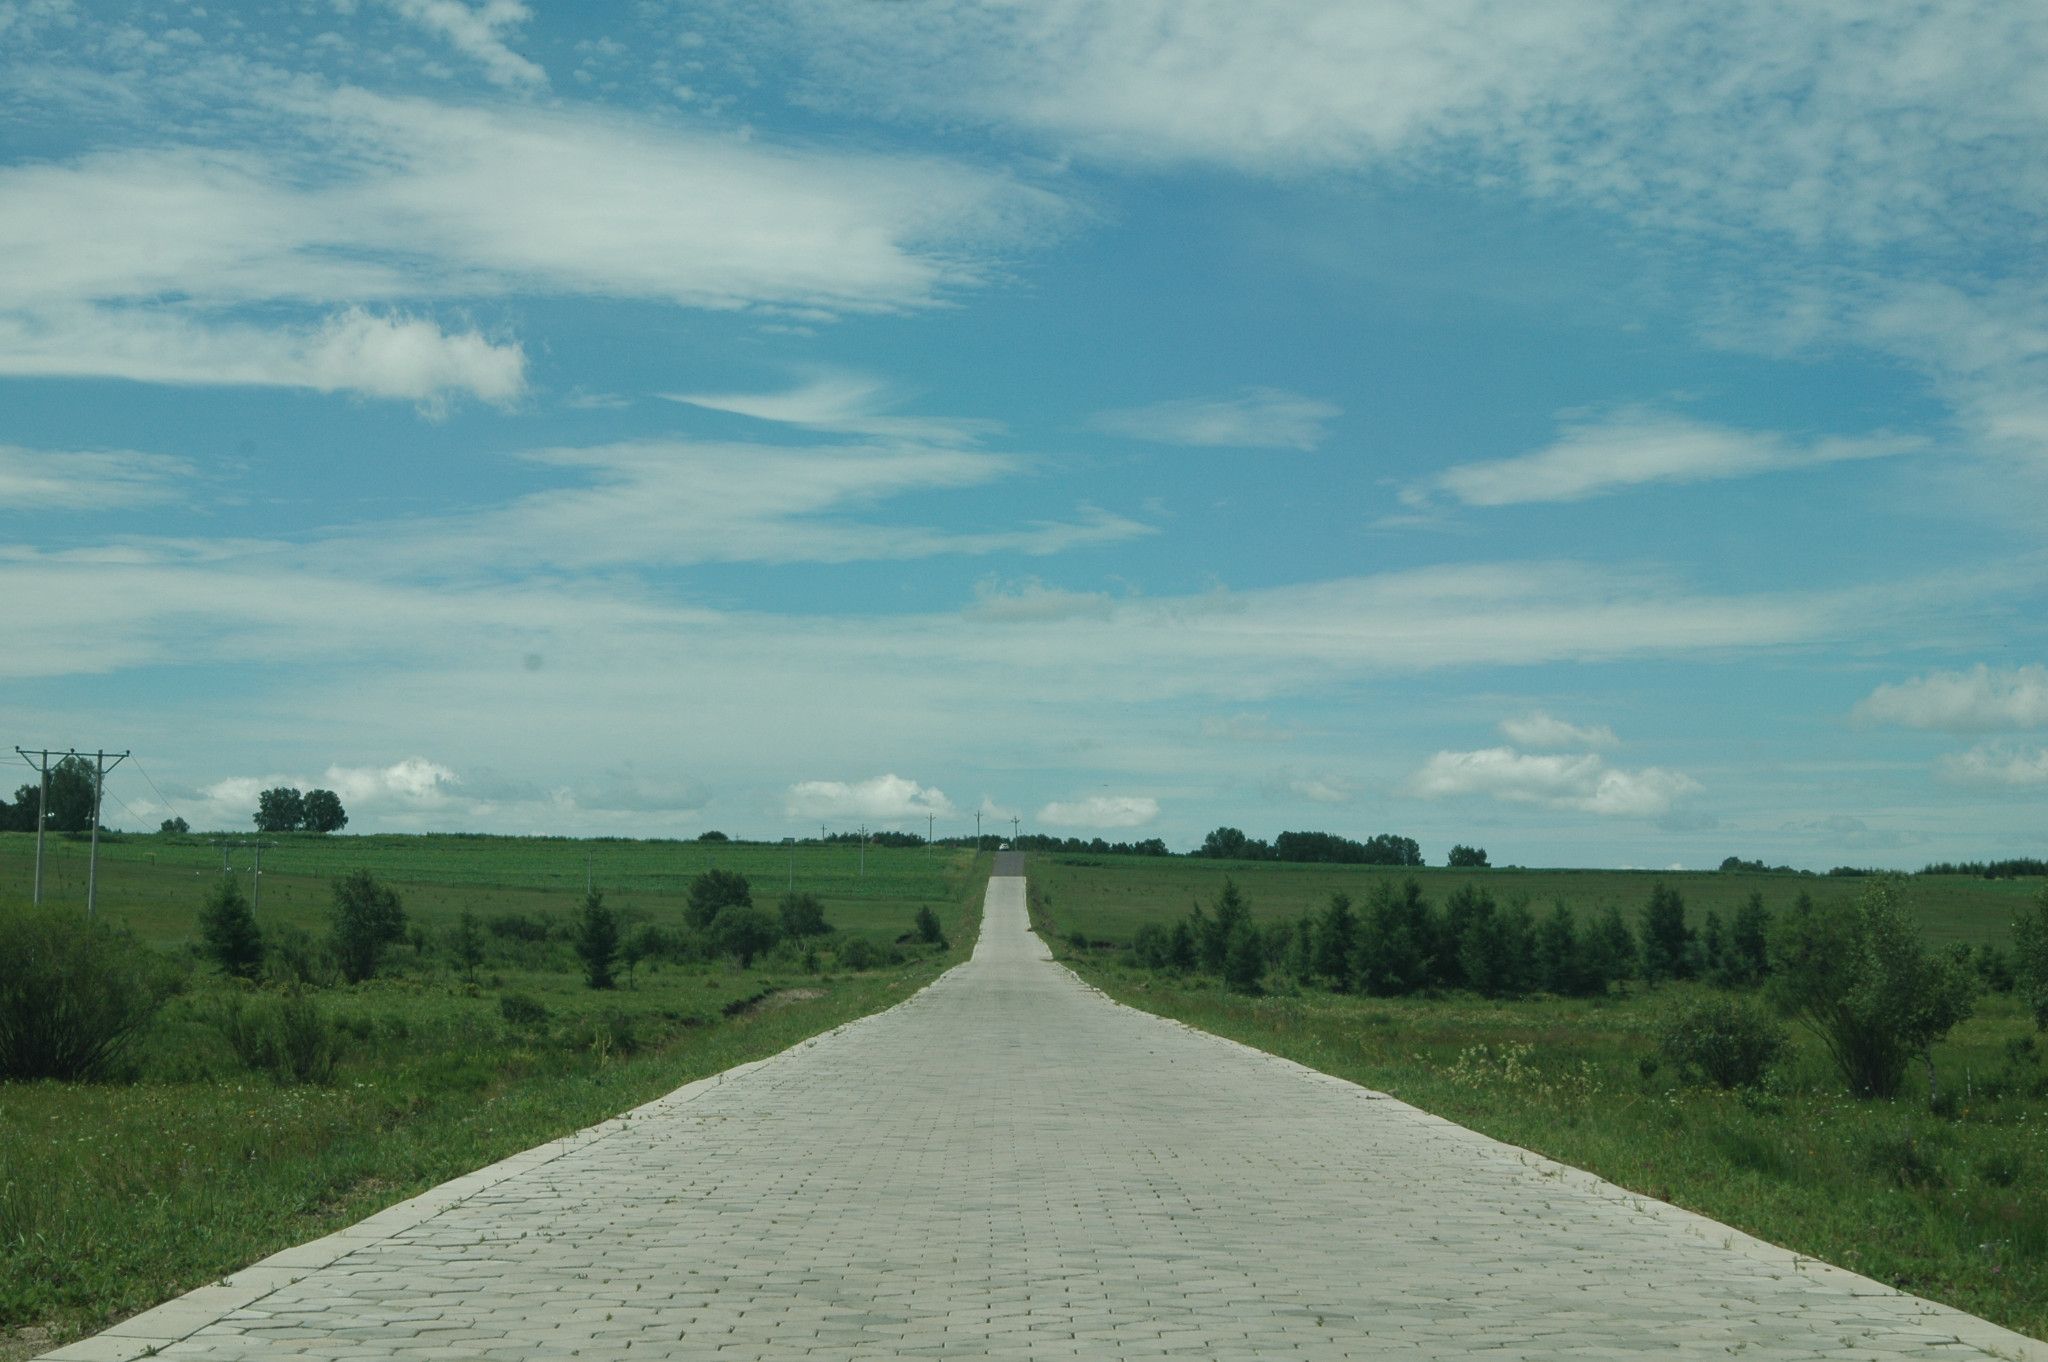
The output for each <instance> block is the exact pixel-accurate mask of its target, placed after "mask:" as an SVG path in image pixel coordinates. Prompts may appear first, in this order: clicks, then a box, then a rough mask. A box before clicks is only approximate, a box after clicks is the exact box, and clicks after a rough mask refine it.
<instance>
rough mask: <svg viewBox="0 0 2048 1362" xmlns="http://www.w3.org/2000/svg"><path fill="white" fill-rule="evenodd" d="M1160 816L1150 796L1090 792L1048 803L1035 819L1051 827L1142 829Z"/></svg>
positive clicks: (1157, 804)
mask: <svg viewBox="0 0 2048 1362" xmlns="http://www.w3.org/2000/svg"><path fill="white" fill-rule="evenodd" d="M1158 816H1159V801H1158V800H1156V799H1153V798H1151V797H1150V796H1149V795H1089V796H1088V797H1087V798H1086V799H1077V800H1069V801H1059V800H1055V801H1054V802H1052V803H1050V804H1047V805H1046V806H1045V807H1044V808H1042V809H1040V810H1039V811H1038V816H1037V818H1035V819H1034V820H1033V821H1034V822H1037V823H1040V824H1043V825H1044V826H1046V827H1049V828H1140V827H1143V826H1144V825H1145V824H1147V823H1149V822H1151V821H1152V820H1153V819H1155V818H1157V817H1158Z"/></svg>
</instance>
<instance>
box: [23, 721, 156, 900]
mask: <svg viewBox="0 0 2048 1362" xmlns="http://www.w3.org/2000/svg"><path fill="white" fill-rule="evenodd" d="M14 751H15V753H16V755H18V756H19V757H20V758H21V759H22V760H23V761H26V762H28V764H29V765H31V766H33V767H35V768H36V771H37V773H38V774H39V775H40V776H41V778H42V787H41V788H42V793H41V794H40V795H38V796H37V798H36V881H35V889H34V892H33V894H32V896H31V900H32V901H33V902H35V903H41V902H42V901H43V834H44V832H46V831H47V830H48V827H49V822H50V758H51V757H83V756H85V753H83V752H80V751H79V750H77V749H76V748H66V749H65V750H64V751H62V752H53V751H51V750H50V749H48V748H40V749H38V750H37V751H36V752H35V754H34V760H30V754H29V752H28V751H27V750H26V749H24V748H20V747H17V748H15V749H14ZM110 758H111V760H109V759H110ZM127 759H128V753H126V752H94V753H93V754H92V850H91V852H90V853H89V854H88V856H87V859H86V863H85V915H86V916H87V917H91V916H92V915H93V910H94V908H95V907H97V906H98V903H99V870H100V795H101V792H102V791H103V790H104V789H105V788H106V784H107V772H109V771H111V770H113V769H114V768H115V767H116V766H119V765H120V764H121V763H122V762H124V761H126V760H127Z"/></svg>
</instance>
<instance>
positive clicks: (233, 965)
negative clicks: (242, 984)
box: [199, 875, 263, 979]
mask: <svg viewBox="0 0 2048 1362" xmlns="http://www.w3.org/2000/svg"><path fill="white" fill-rule="evenodd" d="M199 940H200V944H201V946H202V947H203V948H204V950H205V951H206V956H207V958H208V959H209V960H211V961H213V963H214V964H216V965H219V966H220V967H221V970H222V971H223V972H224V973H226V974H227V975H229V976H230V977H231V978H235V979H254V978H255V977H256V976H257V975H258V974H259V973H261V972H262V970H263V933H262V931H261V930H260V929H259V928H258V927H257V926H256V914H255V913H254V912H253V911H251V910H250V907H249V900H248V899H247V898H246V897H245V896H244V895H243V893H242V882H241V880H240V879H238V878H237V877H235V876H233V875H223V876H221V877H220V883H219V884H217V885H215V886H214V890H213V892H212V893H211V894H209V895H207V898H206V904H205V906H204V907H202V908H201V909H200V910H199Z"/></svg>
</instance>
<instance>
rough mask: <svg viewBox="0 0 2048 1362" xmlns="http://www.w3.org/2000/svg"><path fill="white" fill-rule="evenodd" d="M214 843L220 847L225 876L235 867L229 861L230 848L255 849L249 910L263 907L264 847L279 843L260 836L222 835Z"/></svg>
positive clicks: (223, 874) (250, 879)
mask: <svg viewBox="0 0 2048 1362" xmlns="http://www.w3.org/2000/svg"><path fill="white" fill-rule="evenodd" d="M213 844H214V845H215V846H217V847H219V848H220V873H221V875H222V876H223V877H225V876H228V875H231V874H233V873H234V870H233V867H232V866H230V865H229V863H228V853H229V851H230V850H232V849H233V848H235V847H249V848H252V849H253V851H254V853H255V854H254V855H253V856H252V857H251V858H250V861H249V911H251V912H254V911H255V910H257V909H258V908H261V907H262V906H263V848H265V847H274V846H276V845H277V843H275V842H266V841H264V840H263V839H262V838H260V837H220V838H216V839H214V843H213Z"/></svg>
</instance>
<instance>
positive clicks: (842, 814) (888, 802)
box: [783, 772, 954, 823]
mask: <svg viewBox="0 0 2048 1362" xmlns="http://www.w3.org/2000/svg"><path fill="white" fill-rule="evenodd" d="M783 811H784V812H786V813H787V814H789V816H790V817H792V818H872V819H874V820H876V821H877V822H885V823H901V822H905V821H909V820H915V819H920V818H924V817H927V816H929V815H936V816H938V817H940V818H947V817H951V816H952V814H953V812H954V810H953V801H952V800H950V799H948V798H946V795H945V792H944V791H942V790H937V789H933V788H931V787H929V786H924V785H920V784H918V783H917V782H916V781H914V780H906V779H904V778H903V777H902V776H899V775H896V774H894V773H893V772H892V773H891V774H889V775H882V776H876V777H875V778H874V779H872V780H862V781H856V782H853V783H851V784H849V783H847V782H846V781H840V780H803V781H798V782H797V783H796V784H794V785H792V786H790V787H789V792H788V794H787V795H786V796H785V797H784V799H783Z"/></svg>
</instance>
